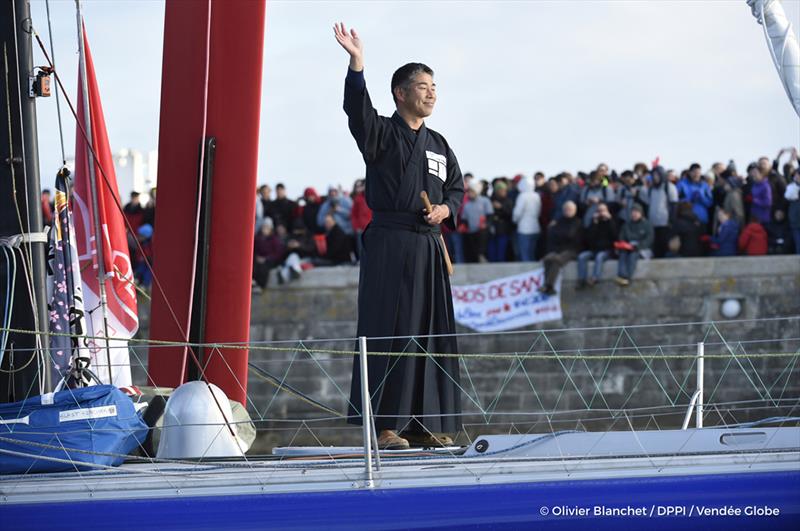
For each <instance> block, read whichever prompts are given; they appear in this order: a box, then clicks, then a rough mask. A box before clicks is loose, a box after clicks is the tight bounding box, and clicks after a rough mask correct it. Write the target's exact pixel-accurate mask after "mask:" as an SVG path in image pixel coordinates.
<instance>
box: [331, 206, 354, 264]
mask: <svg viewBox="0 0 800 531" xmlns="http://www.w3.org/2000/svg"><path fill="white" fill-rule="evenodd" d="M323 222H324V223H325V242H326V247H327V252H326V254H325V260H326V261H327V262H328V264H329V265H339V264H352V263H353V262H354V256H353V240H352V238H351V237H350V236H348V235H347V234H345V232H344V230H342V228H341V227H340V226H339V224H338V223H337V221H336V219H335V218H334V215H333V214H327V215H326V216H325V219H324V220H323Z"/></svg>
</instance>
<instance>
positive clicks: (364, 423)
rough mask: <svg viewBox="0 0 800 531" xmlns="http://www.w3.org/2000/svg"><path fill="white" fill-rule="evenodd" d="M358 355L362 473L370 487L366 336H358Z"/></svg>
mask: <svg viewBox="0 0 800 531" xmlns="http://www.w3.org/2000/svg"><path fill="white" fill-rule="evenodd" d="M358 350H359V357H360V358H361V427H362V428H363V432H364V474H365V476H366V482H365V485H366V487H367V488H370V489H371V488H372V487H373V483H372V434H371V433H370V431H371V430H372V428H371V426H372V415H371V411H372V408H371V407H370V404H371V401H370V398H369V375H368V373H367V338H366V337H364V336H361V337H359V338H358Z"/></svg>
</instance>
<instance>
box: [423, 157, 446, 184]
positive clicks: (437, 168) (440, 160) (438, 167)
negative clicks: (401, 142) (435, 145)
mask: <svg viewBox="0 0 800 531" xmlns="http://www.w3.org/2000/svg"><path fill="white" fill-rule="evenodd" d="M425 156H426V157H428V173H430V174H431V175H435V176H436V177H438V178H440V179H441V180H442V182H444V181H446V180H447V158H446V157H445V156H444V155H439V154H438V153H434V152H433V151H426V152H425Z"/></svg>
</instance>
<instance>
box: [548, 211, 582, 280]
mask: <svg viewBox="0 0 800 531" xmlns="http://www.w3.org/2000/svg"><path fill="white" fill-rule="evenodd" d="M561 210H562V215H561V217H560V218H559V219H557V220H555V221H552V222H550V227H548V229H547V241H548V244H549V245H550V252H549V253H547V254H546V255H545V257H544V259H543V262H544V285H542V287H540V288H539V291H541V292H542V293H544V294H545V295H554V294H555V293H556V289H555V285H556V280H557V279H558V274H559V273H560V272H561V268H562V267H564V266H565V265H567V264H568V263H569V262H570V261H571V260H575V258H576V257H577V256H578V252H579V251H580V249H581V243H582V242H581V220H580V219H579V218H578V217H577V213H578V207H577V205H575V203H574V202H572V201H567V202H566V203H564V206H563V207H561Z"/></svg>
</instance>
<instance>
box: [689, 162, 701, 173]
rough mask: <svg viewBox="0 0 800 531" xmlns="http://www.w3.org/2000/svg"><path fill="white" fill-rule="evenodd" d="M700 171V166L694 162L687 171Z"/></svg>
mask: <svg viewBox="0 0 800 531" xmlns="http://www.w3.org/2000/svg"><path fill="white" fill-rule="evenodd" d="M701 169H702V168H701V167H700V165H699V164H698V163H696V162H693V163H692V165H691V166H689V171H694V170H701Z"/></svg>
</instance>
